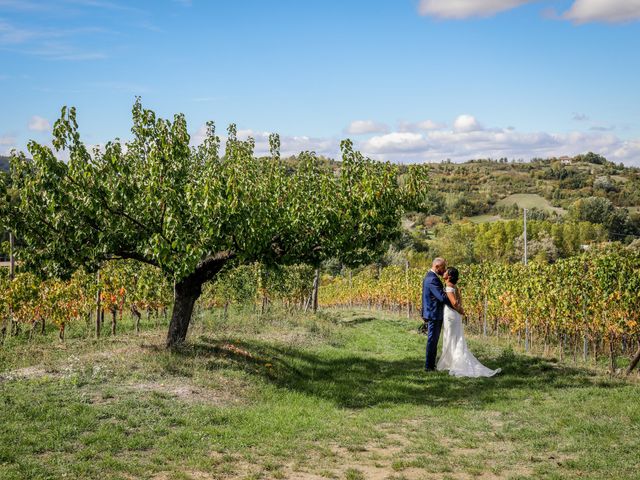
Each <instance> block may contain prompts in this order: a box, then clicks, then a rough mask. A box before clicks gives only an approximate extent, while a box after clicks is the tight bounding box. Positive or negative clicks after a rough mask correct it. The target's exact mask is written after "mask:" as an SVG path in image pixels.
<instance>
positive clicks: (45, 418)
mask: <svg viewBox="0 0 640 480" xmlns="http://www.w3.org/2000/svg"><path fill="white" fill-rule="evenodd" d="M416 327H417V322H416V321H415V320H407V319H405V318H401V317H396V316H392V315H387V314H380V313H379V312H368V311H360V312H358V311H352V312H329V313H324V314H321V315H318V316H312V315H306V316H303V315H287V314H277V313H272V314H269V315H265V316H262V317H260V318H259V317H257V316H256V315H254V314H247V313H245V314H242V313H237V314H233V315H232V316H231V318H230V319H228V320H226V321H224V320H223V319H222V318H220V316H219V315H217V314H208V315H206V316H204V317H202V318H199V319H198V320H197V321H196V322H195V326H194V329H193V331H192V332H191V334H190V344H189V345H188V346H187V347H186V348H184V349H183V350H182V351H180V352H178V353H169V352H166V351H164V349H163V348H162V347H161V345H162V344H163V340H164V333H165V332H164V329H155V328H152V327H151V326H148V327H147V328H148V329H147V330H145V331H144V332H143V333H142V334H140V335H139V336H136V335H134V334H132V333H127V334H123V335H120V336H118V337H107V338H103V339H101V340H99V341H92V340H89V339H82V338H74V337H73V335H72V334H71V333H70V334H69V337H68V338H69V341H68V343H67V344H65V345H64V346H59V345H57V344H56V343H55V342H53V341H52V339H51V338H49V339H46V341H43V340H35V341H32V342H31V343H27V342H26V341H21V342H20V341H14V340H12V341H11V342H9V344H8V345H6V346H5V347H4V348H0V352H1V356H0V361H2V363H1V364H0V370H1V371H2V373H1V374H0V376H1V378H3V380H0V399H1V402H2V403H1V405H2V407H3V408H2V412H1V413H0V415H1V417H0V418H2V420H1V421H0V478H2V479H3V480H5V479H7V480H8V479H59V478H68V479H73V478H100V479H104V480H106V479H116V478H118V479H138V478H142V479H224V478H238V479H241V478H244V479H258V478H263V479H272V478H290V479H320V478H337V479H352V480H353V479H396V480H399V479H475V478H478V479H494V478H501V479H509V478H512V479H525V478H529V479H545V478H546V479H567V478H581V479H584V478H591V479H602V478H616V479H625V478H629V479H631V478H637V475H638V469H639V468H640V456H639V455H638V444H637V441H638V438H639V435H640V402H638V399H639V398H640V387H639V386H638V384H637V383H635V382H634V381H631V380H630V381H627V382H625V381H622V380H618V379H610V378H608V377H606V376H603V375H600V374H595V373H593V372H590V371H588V370H585V369H582V368H579V367H578V366H573V365H562V364H559V363H558V362H557V361H554V360H550V359H543V358H538V357H533V356H525V355H522V354H519V353H515V352H514V351H513V350H512V349H511V348H510V347H509V346H508V345H507V344H506V343H505V342H504V341H499V340H496V339H489V340H484V341H482V339H478V338H474V337H472V338H471V339H470V343H471V346H472V348H473V350H474V351H475V352H476V354H477V355H478V357H479V358H480V359H481V360H482V361H484V362H485V363H486V364H487V365H489V366H491V367H493V368H495V367H497V366H500V367H502V368H503V373H502V374H501V375H499V376H498V377H496V378H493V379H456V378H451V377H449V376H448V375H446V374H442V373H436V374H425V373H424V372H423V370H422V365H423V361H424V343H425V338H424V337H423V336H420V335H418V334H417V333H416Z"/></svg>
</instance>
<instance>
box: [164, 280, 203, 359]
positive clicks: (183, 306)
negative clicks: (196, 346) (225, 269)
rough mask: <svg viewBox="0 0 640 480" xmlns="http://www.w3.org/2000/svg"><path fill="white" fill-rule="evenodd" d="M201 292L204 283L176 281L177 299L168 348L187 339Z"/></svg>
mask: <svg viewBox="0 0 640 480" xmlns="http://www.w3.org/2000/svg"><path fill="white" fill-rule="evenodd" d="M200 293H202V284H200V285H191V284H189V282H186V281H182V282H179V283H176V299H175V302H174V304H173V313H172V315H171V322H170V323H169V333H168V335H167V347H168V348H172V347H176V346H179V345H180V344H182V343H184V341H185V340H186V338H187V330H188V329H189V322H190V321H191V314H192V313H193V306H194V304H195V303H196V300H197V299H198V297H199V296H200Z"/></svg>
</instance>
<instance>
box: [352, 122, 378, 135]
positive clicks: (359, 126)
mask: <svg viewBox="0 0 640 480" xmlns="http://www.w3.org/2000/svg"><path fill="white" fill-rule="evenodd" d="M344 131H345V133H348V134H350V135H365V134H367V133H385V132H388V131H389V128H388V127H387V126H386V125H385V124H383V123H378V122H374V121H373V120H354V121H353V122H351V123H350V124H349V126H348V127H347V128H345V130H344Z"/></svg>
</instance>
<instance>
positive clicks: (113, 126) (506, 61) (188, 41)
mask: <svg viewBox="0 0 640 480" xmlns="http://www.w3.org/2000/svg"><path fill="white" fill-rule="evenodd" d="M639 19H640V1H638V0H631V1H622V0H610V1H607V2H602V1H601V0H567V1H561V0H558V1H527V0H488V1H484V2H472V1H469V0H447V1H445V0H421V1H414V0H407V1H405V2H386V1H384V0H376V1H373V2H371V1H369V2H364V1H354V2H350V3H349V4H348V5H342V4H338V3H337V2H324V3H321V2H318V1H316V2H305V3H304V4H302V5H301V4H298V3H296V2H293V1H291V0H287V1H284V0H283V1H278V2H258V1H256V0H243V1H241V2H233V4H226V3H222V2H206V3H205V2H201V1H198V0H193V1H188V0H182V1H178V0H174V1H165V2H150V1H139V2H135V3H131V2H129V3H125V2H122V1H102V0H54V1H50V2H40V1H30V0H24V1H18V0H0V59H1V61H2V67H0V91H1V92H2V93H1V94H0V101H1V103H2V105H3V107H4V108H3V113H4V115H3V116H2V118H1V119H0V155H8V154H9V152H10V151H11V149H14V148H16V149H18V150H20V151H26V143H27V141H28V140H29V139H33V140H36V141H38V142H39V143H43V144H48V145H50V140H51V128H52V126H53V123H54V121H55V120H56V119H57V118H58V116H59V111H60V108H61V107H62V106H63V105H68V106H76V107H77V112H78V122H79V131H80V134H81V135H82V138H83V140H84V141H85V142H86V143H87V144H88V145H103V144H104V143H106V142H107V141H109V140H113V139H114V138H116V137H118V138H121V139H122V140H123V141H127V140H128V139H129V138H130V126H131V115H130V110H131V106H132V105H133V102H134V101H135V98H136V97H137V96H141V97H142V101H143V105H144V106H145V108H150V109H152V110H154V111H155V112H156V113H157V114H158V115H159V116H162V117H164V118H170V117H171V116H172V115H173V114H175V113H184V114H185V116H186V119H187V122H188V125H189V132H190V134H191V137H192V141H193V144H197V143H198V142H199V141H200V140H201V139H202V135H203V132H204V123H205V122H206V121H208V120H213V121H215V122H216V125H217V127H218V130H222V129H223V128H224V127H225V126H226V125H227V124H229V123H236V124H237V125H238V133H239V137H240V138H246V137H247V136H249V135H251V136H253V137H254V138H255V140H256V154H257V155H261V154H264V153H267V152H268V134H269V133H270V132H276V133H279V134H280V136H281V140H282V154H283V156H289V155H292V154H297V153H299V152H300V151H303V150H313V151H315V152H317V153H318V154H319V155H323V156H326V157H328V158H333V159H338V158H339V142H340V140H341V139H343V138H351V139H353V140H354V146H355V148H357V149H358V150H360V151H361V152H362V153H363V154H365V155H367V156H369V157H371V158H374V159H378V160H389V161H393V162H397V163H441V162H442V161H446V160H447V159H450V160H451V161H453V162H456V163H458V162H466V161H469V160H471V159H481V158H493V159H499V158H503V157H505V158H508V159H509V160H510V161H511V160H520V159H522V160H524V161H531V160H532V159H534V158H552V157H556V158H558V157H562V156H570V157H573V156H575V155H578V154H583V153H586V152H588V151H593V152H595V153H598V154H600V155H602V156H604V157H605V158H607V159H608V160H609V161H611V162H614V163H616V164H617V163H624V164H625V166H640V122H639V121H638V119H637V107H638V106H639V105H640V92H638V89H637V86H636V83H635V79H636V78H637V77H638V74H639V73H640V59H639V58H638V56H637V55H633V52H637V51H638V50H639V49H640V35H638V34H639V33H640V27H639V25H638V20H639Z"/></svg>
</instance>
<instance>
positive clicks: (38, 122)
mask: <svg viewBox="0 0 640 480" xmlns="http://www.w3.org/2000/svg"><path fill="white" fill-rule="evenodd" d="M29 130H31V131H32V132H48V131H49V130H51V124H50V123H49V120H47V119H46V118H42V117H39V116H38V115H34V116H33V117H31V119H30V120H29Z"/></svg>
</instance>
